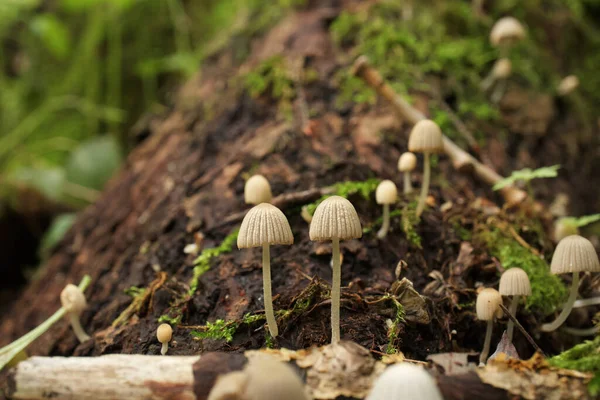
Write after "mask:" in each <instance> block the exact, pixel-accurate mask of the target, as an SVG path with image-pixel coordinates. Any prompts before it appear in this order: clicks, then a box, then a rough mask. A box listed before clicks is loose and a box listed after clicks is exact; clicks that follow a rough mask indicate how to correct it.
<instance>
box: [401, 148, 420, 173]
mask: <svg viewBox="0 0 600 400" xmlns="http://www.w3.org/2000/svg"><path fill="white" fill-rule="evenodd" d="M416 166H417V156H415V155H414V153H411V152H410V151H407V152H406V153H402V155H401V156H400V158H399V159H398V171H400V172H406V171H408V172H410V171H412V170H413V169H415V167H416Z"/></svg>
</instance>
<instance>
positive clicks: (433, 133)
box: [408, 119, 444, 153]
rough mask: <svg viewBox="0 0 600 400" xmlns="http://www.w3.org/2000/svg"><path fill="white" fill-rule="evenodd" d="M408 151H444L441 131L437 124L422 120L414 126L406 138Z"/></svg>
mask: <svg viewBox="0 0 600 400" xmlns="http://www.w3.org/2000/svg"><path fill="white" fill-rule="evenodd" d="M408 150H410V151H413V152H417V153H441V152H443V151H444V141H443V140H442V131H441V129H440V127H439V126H438V124H436V123H435V122H433V121H432V120H430V119H424V120H421V121H419V122H417V123H416V124H415V126H414V127H413V128H412V131H411V132H410V137H409V138H408Z"/></svg>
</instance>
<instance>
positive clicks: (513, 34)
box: [490, 17, 525, 47]
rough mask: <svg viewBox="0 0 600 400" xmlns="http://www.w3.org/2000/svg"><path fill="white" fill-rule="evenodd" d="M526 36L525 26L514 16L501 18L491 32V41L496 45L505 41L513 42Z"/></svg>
mask: <svg viewBox="0 0 600 400" xmlns="http://www.w3.org/2000/svg"><path fill="white" fill-rule="evenodd" d="M524 38H525V28H524V27H523V25H522V24H521V23H520V22H519V21H518V20H517V19H516V18H514V17H503V18H500V19H499V20H498V21H496V23H495V24H494V26H493V27H492V31H491V32H490V43H492V46H494V47H496V46H499V45H501V44H504V43H511V42H516V41H519V40H522V39H524Z"/></svg>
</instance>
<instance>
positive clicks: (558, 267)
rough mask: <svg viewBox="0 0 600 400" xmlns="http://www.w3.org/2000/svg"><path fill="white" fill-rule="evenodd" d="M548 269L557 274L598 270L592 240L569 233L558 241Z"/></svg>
mask: <svg viewBox="0 0 600 400" xmlns="http://www.w3.org/2000/svg"><path fill="white" fill-rule="evenodd" d="M550 271H551V272H552V273H553V274H555V275H557V274H567V273H571V272H580V271H590V272H600V262H599V261H598V254H596V249H594V245H593V244H592V242H590V241H589V240H587V239H586V238H584V237H581V236H579V235H571V236H567V237H566V238H564V239H562V240H561V241H560V242H558V245H557V246H556V250H554V255H553V256H552V263H551V264H550Z"/></svg>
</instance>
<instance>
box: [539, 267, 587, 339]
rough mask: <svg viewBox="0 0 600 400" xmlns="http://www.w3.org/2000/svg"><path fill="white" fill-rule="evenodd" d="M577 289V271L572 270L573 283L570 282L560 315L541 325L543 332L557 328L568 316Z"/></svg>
mask: <svg viewBox="0 0 600 400" xmlns="http://www.w3.org/2000/svg"><path fill="white" fill-rule="evenodd" d="M578 289H579V272H573V283H571V291H570V293H569V299H568V300H567V302H566V303H565V306H564V307H563V309H562V311H561V313H560V315H559V316H558V318H556V319H555V320H554V321H552V322H550V323H548V324H544V325H542V331H543V332H552V331H555V330H557V329H558V328H559V327H560V326H561V325H562V324H563V323H564V322H565V321H566V320H567V318H568V317H569V314H571V310H572V309H573V303H575V299H576V298H577V291H578Z"/></svg>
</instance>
